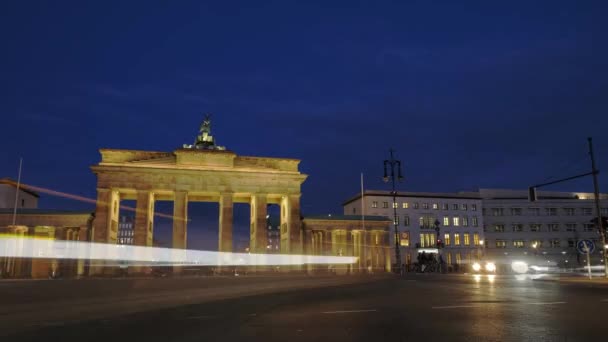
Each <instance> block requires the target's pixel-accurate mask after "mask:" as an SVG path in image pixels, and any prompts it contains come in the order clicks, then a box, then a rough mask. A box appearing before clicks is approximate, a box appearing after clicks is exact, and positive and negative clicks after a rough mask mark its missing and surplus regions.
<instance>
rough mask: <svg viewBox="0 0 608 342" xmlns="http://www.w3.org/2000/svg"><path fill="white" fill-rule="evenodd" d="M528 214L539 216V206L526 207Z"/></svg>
mask: <svg viewBox="0 0 608 342" xmlns="http://www.w3.org/2000/svg"><path fill="white" fill-rule="evenodd" d="M528 215H530V216H539V215H540V208H528Z"/></svg>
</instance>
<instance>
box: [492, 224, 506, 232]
mask: <svg viewBox="0 0 608 342" xmlns="http://www.w3.org/2000/svg"><path fill="white" fill-rule="evenodd" d="M494 232H496V233H504V232H505V225H504V224H495V225H494Z"/></svg>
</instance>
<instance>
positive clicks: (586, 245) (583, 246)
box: [576, 240, 595, 254]
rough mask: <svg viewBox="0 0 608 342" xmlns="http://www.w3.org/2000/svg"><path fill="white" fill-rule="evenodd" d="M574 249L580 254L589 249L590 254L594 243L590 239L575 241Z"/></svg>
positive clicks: (593, 248)
mask: <svg viewBox="0 0 608 342" xmlns="http://www.w3.org/2000/svg"><path fill="white" fill-rule="evenodd" d="M576 250H577V251H578V252H579V253H581V254H585V253H587V250H589V254H591V253H593V251H594V250H595V244H594V243H593V241H591V240H579V241H578V242H577V243H576Z"/></svg>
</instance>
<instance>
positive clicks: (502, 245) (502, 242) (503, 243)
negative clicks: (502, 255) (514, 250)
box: [496, 240, 507, 248]
mask: <svg viewBox="0 0 608 342" xmlns="http://www.w3.org/2000/svg"><path fill="white" fill-rule="evenodd" d="M506 247H507V240H496V248H506Z"/></svg>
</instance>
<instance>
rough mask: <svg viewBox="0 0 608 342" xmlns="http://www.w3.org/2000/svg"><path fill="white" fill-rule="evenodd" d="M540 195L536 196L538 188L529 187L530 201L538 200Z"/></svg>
mask: <svg viewBox="0 0 608 342" xmlns="http://www.w3.org/2000/svg"><path fill="white" fill-rule="evenodd" d="M537 199H538V197H536V188H535V187H533V186H531V187H529V188H528V201H530V202H536V200H537Z"/></svg>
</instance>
